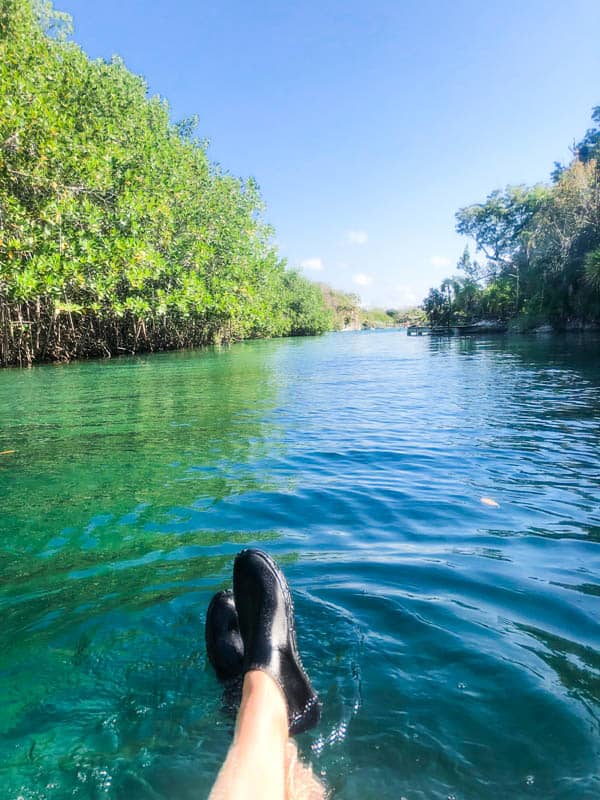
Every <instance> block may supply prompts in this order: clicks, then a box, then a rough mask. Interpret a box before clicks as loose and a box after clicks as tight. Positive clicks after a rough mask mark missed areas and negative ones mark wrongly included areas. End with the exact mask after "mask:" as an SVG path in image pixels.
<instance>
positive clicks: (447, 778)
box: [0, 332, 600, 800]
mask: <svg viewBox="0 0 600 800" xmlns="http://www.w3.org/2000/svg"><path fill="white" fill-rule="evenodd" d="M599 344H600V340H599V339H594V338H589V337H588V338H587V339H579V338H578V337H563V338H552V337H550V338H544V339H535V338H526V337H521V338H518V339H504V338H489V339H477V340H458V339H456V340H439V341H438V340H428V339H419V338H407V337H406V336H404V335H403V334H402V333H400V332H380V333H356V334H334V335H329V336H326V337H323V338H320V339H298V340H286V341H275V342H253V343H244V344H240V345H236V346H235V347H233V348H231V349H230V350H222V351H218V350H217V351H206V352H187V353H175V354H161V355H153V356H148V357H142V358H133V359H118V360H113V361H107V362H89V363H81V364H72V365H66V366H45V367H40V368H36V369H33V370H29V371H16V370H5V371H3V372H0V451H5V450H14V451H15V452H14V453H7V454H4V455H0V490H1V507H0V514H1V516H0V520H1V525H2V531H3V533H2V539H1V550H0V578H1V588H0V612H1V615H2V625H1V653H2V658H1V661H0V667H1V669H0V698H1V699H2V707H1V712H0V796H1V797H2V798H6V800H17V798H25V799H26V800H30V799H33V798H53V799H54V798H57V799H59V798H60V799H62V798H71V797H75V798H94V799H96V798H123V800H124V799H125V798H127V800H141V799H142V798H143V799H144V800H162V799H163V798H164V799H165V800H167V799H168V800H188V799H189V800H191V799H192V798H194V799H195V800H196V798H202V797H205V796H206V795H207V793H208V790H209V787H210V785H211V782H212V780H213V778H214V776H215V773H216V771H217V769H218V766H219V764H220V762H221V760H222V759H223V756H224V754H225V752H226V748H227V744H228V742H229V739H230V735H231V722H230V721H229V719H228V718H227V717H226V716H224V715H223V714H222V712H221V707H220V692H219V687H218V685H217V683H216V681H215V679H214V677H213V675H212V674H211V670H210V668H209V667H208V666H207V664H206V661H205V650H204V638H203V618H204V613H205V610H206V607H207V605H208V602H209V599H210V597H211V595H212V593H213V592H214V591H216V590H217V589H219V588H221V587H224V586H227V585H228V584H229V581H230V574H231V564H232V559H233V556H234V554H235V553H236V552H237V550H239V549H240V548H241V547H242V546H244V545H248V544H253V545H257V546H260V547H263V548H265V549H267V550H268V551H269V552H271V553H272V554H273V555H274V556H275V557H276V558H277V559H278V560H279V561H280V562H281V563H282V564H283V565H284V568H285V571H286V574H287V575H288V578H289V581H290V583H291V586H292V589H293V591H294V597H295V601H296V609H297V619H298V637H299V642H300V647H301V650H302V652H303V654H304V661H305V665H306V667H307V669H308V671H309V673H310V674H311V676H312V678H313V680H314V683H315V686H316V687H317V689H318V690H319V691H320V693H321V695H322V697H323V700H324V704H325V705H324V716H323V721H322V724H321V725H320V727H319V728H318V729H317V730H316V731H314V732H311V733H309V734H306V735H304V736H303V737H301V739H300V742H301V747H302V749H303V752H304V754H305V756H306V757H307V758H310V759H311V760H312V761H313V763H314V765H315V769H316V770H317V772H318V773H320V774H322V775H323V776H324V778H325V780H326V782H327V783H328V785H329V786H330V788H331V789H332V790H333V791H334V792H335V796H336V797H339V798H347V800H358V798H361V800H364V798H366V799H367V800H369V799H370V798H380V799H382V800H387V798H389V799H390V800H399V799H400V798H402V797H404V798H406V800H425V798H427V800H431V798H433V799H434V800H435V799H437V798H440V799H442V800H446V798H456V800H488V798H489V800H492V798H493V800H498V798H544V800H549V799H550V798H557V799H558V798H561V800H567V799H568V798H577V799H578V800H583V799H584V798H590V799H591V798H597V797H599V796H600V777H599V773H600V450H599V444H600V360H599V359H598V355H597V354H598V345H599ZM484 499H485V501H486V502H484ZM490 502H493V503H494V504H495V505H491V504H490Z"/></svg>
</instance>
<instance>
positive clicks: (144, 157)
mask: <svg viewBox="0 0 600 800" xmlns="http://www.w3.org/2000/svg"><path fill="white" fill-rule="evenodd" d="M69 31H70V20H69V18H68V17H67V16H66V15H64V14H59V13H57V12H55V11H54V10H53V8H52V6H51V4H50V3H48V2H36V3H34V2H31V0H0V330H1V331H2V335H1V336H0V363H11V362H17V363H27V362H31V361H32V360H35V359H40V358H65V359H66V358H70V357H73V356H77V355H101V354H104V355H106V354H110V353H115V352H122V351H127V352H133V351H135V350H143V349H146V350H147V349H158V348H165V347H181V346H186V345H193V344H201V343H204V342H212V341H218V340H227V339H232V338H242V337H249V336H279V335H287V334H289V333H299V332H302V333H304V334H311V333H319V332H321V331H323V330H324V329H325V328H326V327H327V326H328V325H327V323H326V320H329V317H328V316H327V313H326V311H325V304H324V300H323V296H322V293H321V292H320V291H319V290H318V289H317V288H316V287H315V286H314V285H312V284H310V282H309V281H307V280H306V279H305V278H303V277H301V276H300V275H298V274H296V273H288V272H286V270H285V264H284V263H283V262H282V261H281V259H280V258H279V257H278V255H277V252H276V250H275V248H274V247H273V245H272V244H271V231H270V229H269V228H268V226H266V225H265V223H264V222H263V221H262V217H261V212H262V202H261V199H260V195H259V192H258V188H257V186H256V184H255V182H254V181H252V180H247V181H242V180H239V179H237V178H234V177H232V176H231V175H228V174H227V173H225V172H223V171H221V170H220V169H219V168H217V167H215V166H213V165H212V164H211V163H210V162H209V160H208V158H207V155H206V146H205V143H203V142H201V141H199V140H198V139H197V138H196V137H195V135H194V130H195V126H196V121H195V119H190V120H183V121H181V122H179V123H178V124H172V123H171V122H170V119H169V109H168V106H167V103H166V102H165V101H164V100H162V99H161V98H159V97H151V98H149V97H148V94H147V86H146V84H145V82H144V81H143V79H142V78H140V77H138V76H136V75H133V74H132V73H130V72H129V71H128V70H127V69H126V68H125V66H124V65H123V62H122V61H121V60H120V59H118V58H113V59H112V60H111V61H109V62H106V61H103V60H96V61H91V60H89V59H88V58H87V56H86V55H85V53H83V51H82V50H81V49H80V48H79V47H77V46H76V45H75V44H74V43H72V42H70V41H69V40H68V34H69Z"/></svg>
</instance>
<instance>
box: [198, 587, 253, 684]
mask: <svg viewBox="0 0 600 800" xmlns="http://www.w3.org/2000/svg"><path fill="white" fill-rule="evenodd" d="M204 632H205V636H206V653H207V655H208V660H209V661H210V663H211V664H212V665H213V667H214V670H215V672H216V673H217V678H218V679H219V680H220V681H222V682H223V683H229V682H231V681H237V680H240V679H241V677H242V675H243V669H244V643H243V641H242V637H241V634H240V627H239V624H238V616H237V611H236V610H235V603H234V601H233V592H232V591H231V590H228V591H222V592H217V593H216V595H215V596H214V597H213V599H212V600H211V601H210V605H209V606H208V611H207V612H206V627H205V630H204Z"/></svg>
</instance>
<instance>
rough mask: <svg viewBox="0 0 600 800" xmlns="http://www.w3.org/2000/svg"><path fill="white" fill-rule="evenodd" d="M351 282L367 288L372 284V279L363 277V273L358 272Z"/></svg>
mask: <svg viewBox="0 0 600 800" xmlns="http://www.w3.org/2000/svg"><path fill="white" fill-rule="evenodd" d="M352 280H353V281H354V283H355V284H356V285H357V286H369V285H370V284H371V283H373V278H372V277H371V276H370V275H365V273H364V272H359V273H358V274H356V275H355V276H354V277H353V278H352Z"/></svg>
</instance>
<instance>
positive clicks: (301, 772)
mask: <svg viewBox="0 0 600 800" xmlns="http://www.w3.org/2000/svg"><path fill="white" fill-rule="evenodd" d="M324 797H325V791H324V789H323V787H322V785H321V784H320V782H319V781H318V780H317V779H316V778H315V777H314V775H313V773H312V771H311V770H310V768H309V767H305V766H304V765H303V764H302V763H301V762H300V761H299V759H298V752H297V749H296V746H295V744H294V743H293V742H292V741H291V740H290V739H289V737H288V714H287V707H286V703H285V699H284V696H283V693H282V691H281V689H280V688H279V686H278V685H277V684H276V683H275V681H274V680H273V679H272V678H271V677H270V676H269V675H267V674H266V673H264V672H261V671H259V670H252V671H250V672H248V673H247V674H246V677H245V678H244V689H243V695H242V704H241V706H240V710H239V713H238V718H237V723H236V730H235V736H234V739H233V743H232V745H231V747H230V748H229V752H228V753H227V758H226V759H225V763H224V764H223V766H222V767H221V770H220V772H219V775H218V776H217V780H216V782H215V785H214V786H213V789H212V791H211V793H210V797H209V800H323V798H324Z"/></svg>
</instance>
